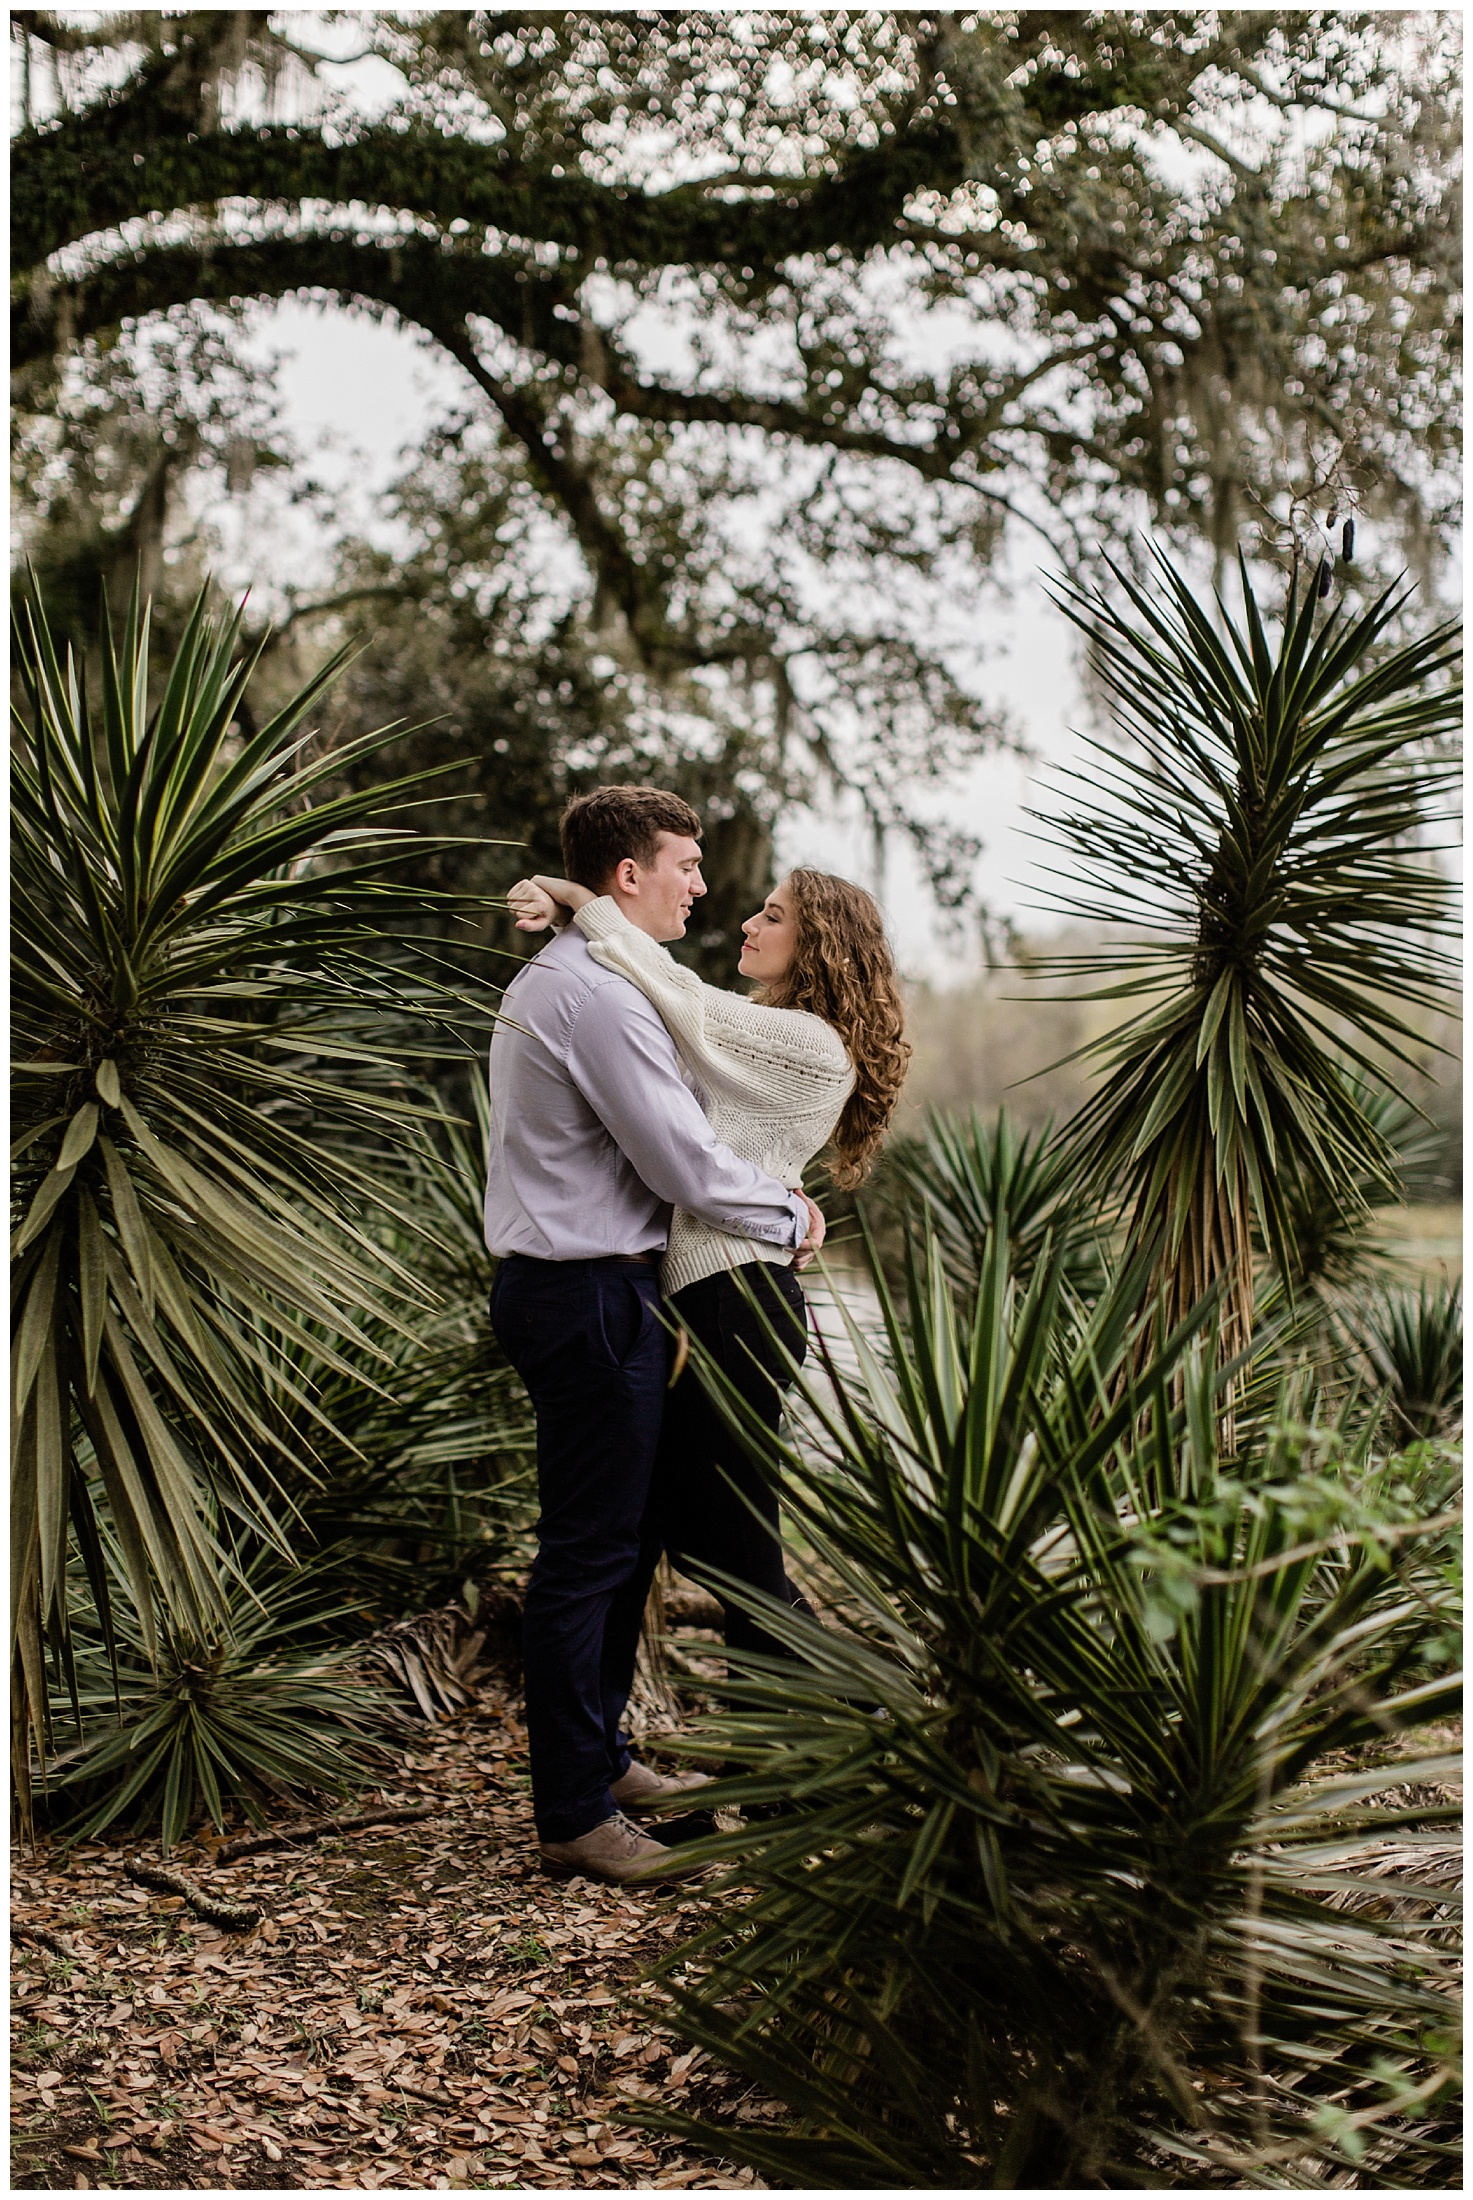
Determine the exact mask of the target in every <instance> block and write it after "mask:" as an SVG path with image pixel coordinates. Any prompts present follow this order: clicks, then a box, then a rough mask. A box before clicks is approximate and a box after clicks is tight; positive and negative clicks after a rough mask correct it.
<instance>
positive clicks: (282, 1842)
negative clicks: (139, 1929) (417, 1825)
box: [215, 1803, 440, 1864]
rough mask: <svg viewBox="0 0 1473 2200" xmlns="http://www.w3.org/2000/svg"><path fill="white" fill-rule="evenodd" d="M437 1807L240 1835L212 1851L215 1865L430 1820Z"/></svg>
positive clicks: (420, 1806) (420, 1805)
mask: <svg viewBox="0 0 1473 2200" xmlns="http://www.w3.org/2000/svg"><path fill="white" fill-rule="evenodd" d="M439 1808H440V1806H439V1805H438V1804H437V1803H416V1804H414V1805H413V1807H412V1808H410V1807H406V1808H402V1809H395V1810H365V1811H360V1812H358V1813H357V1815H356V1816H354V1817H352V1818H318V1819H314V1820H313V1822H312V1823H311V1824H310V1825H306V1826H282V1827H279V1828H278V1830H277V1831H276V1832H275V1833H248V1834H242V1835H241V1836H240V1838H239V1839H238V1840H235V1841H222V1842H221V1844H220V1846H219V1848H218V1849H216V1851H215V1862H216V1863H217V1864H233V1863H234V1862H235V1860H236V1858H237V1857H239V1856H258V1855H259V1854H260V1853H261V1851H262V1850H263V1849H289V1848H294V1847H295V1846H296V1844H297V1843H298V1842H299V1841H302V1842H306V1841H320V1840H321V1839H322V1837H323V1835H324V1834H329V1833H358V1832H360V1831H361V1830H362V1828H363V1827H365V1826H407V1825H412V1824H413V1823H414V1822H415V1821H416V1820H417V1819H420V1818H432V1817H433V1816H434V1814H435V1812H436V1810H438V1809H439Z"/></svg>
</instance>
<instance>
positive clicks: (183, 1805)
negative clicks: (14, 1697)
mask: <svg viewBox="0 0 1473 2200" xmlns="http://www.w3.org/2000/svg"><path fill="white" fill-rule="evenodd" d="M109 1556H110V1558H113V1559H115V1553H113V1552H110V1553H109ZM113 1609H114V1614H115V1619H114V1628H115V1643H114V1649H113V1652H112V1654H111V1655H110V1654H109V1652H108V1649H107V1648H106V1646H105V1645H104V1643H103V1640H102V1634H101V1630H100V1628H99V1627H98V1625H97V1620H96V1613H95V1611H93V1610H92V1609H91V1608H90V1607H89V1606H87V1605H86V1604H83V1605H82V1606H81V1607H80V1608H79V1610H78V1612H77V1614H76V1615H75V1621H74V1665H73V1670H74V1674H75V1678H76V1682H77V1705H76V1712H77V1715H78V1716H79V1718H80V1722H81V1726H82V1733H81V1736H80V1737H79V1739H78V1740H77V1741H76V1742H75V1743H74V1744H72V1745H70V1746H67V1747H63V1748H62V1749H61V1750H59V1751H58V1752H57V1754H56V1755H55V1757H54V1758H53V1760H52V1762H51V1764H50V1766H49V1767H48V1769H47V1789H48V1798H49V1800H50V1802H51V1804H52V1807H53V1809H55V1810H56V1812H57V1815H58V1816H59V1817H60V1818H63V1819H64V1820H68V1821H69V1822H67V1823H66V1824H65V1825H64V1831H65V1833H66V1835H67V1837H68V1838H70V1839H72V1840H93V1839H95V1838H96V1837H97V1835H98V1834H100V1833H104V1832H105V1831H106V1830H107V1828H108V1827H109V1826H113V1825H116V1824H117V1823H118V1822H119V1821H122V1822H123V1823H125V1824H127V1825H130V1826H133V1827H136V1828H142V1827H145V1826H153V1825H156V1826H157V1827H158V1836H159V1844H160V1846H161V1847H162V1848H163V1849H165V1850H168V1849H170V1848H172V1847H173V1846H174V1844H175V1843H176V1842H177V1841H178V1840H179V1838H180V1836H181V1835H182V1834H183V1833H184V1832H185V1831H186V1830H187V1828H188V1827H189V1826H190V1824H191V1823H192V1822H193V1820H194V1819H195V1818H196V1817H198V1816H200V1815H208V1817H209V1818H210V1819H211V1820H212V1821H213V1823H214V1824H215V1826H216V1827H217V1828H219V1829H220V1830H221V1831H223V1830H224V1827H225V1820H226V1812H227V1810H228V1808H229V1807H230V1806H231V1805H232V1804H233V1805H235V1806H236V1807H238V1808H240V1809H242V1810H243V1811H244V1812H245V1814H246V1816H247V1817H249V1818H251V1819H252V1820H254V1821H256V1822H259V1821H260V1819H261V1816H262V1806H263V1804H265V1803H266V1802H268V1801H273V1800H274V1801H277V1802H280V1801H281V1800H282V1799H284V1798H286V1797H289V1796H301V1795H304V1794H315V1793H319V1792H323V1791H326V1792H327V1793H330V1794H337V1795H342V1794H344V1793H346V1792H347V1791H348V1790H349V1789H351V1788H353V1787H355V1786H359V1787H361V1786H362V1785H363V1784H364V1783H365V1782H366V1781H368V1780H371V1779H372V1778H373V1776H374V1773H375V1770H376V1769H378V1770H380V1771H381V1769H382V1764H383V1761H384V1755H385V1752H384V1747H383V1742H382V1739H381V1737H382V1736H383V1735H384V1733H385V1732H386V1730H387V1729H389V1728H390V1727H391V1726H392V1725H393V1710H392V1706H391V1703H390V1699H389V1696H388V1692H387V1691H386V1690H385V1689H383V1688H380V1687H377V1686H375V1685H374V1684H373V1683H371V1682H368V1681H365V1680H364V1679H363V1678H362V1677H361V1676H359V1675H356V1674H353V1673H351V1672H349V1671H347V1670H345V1668H346V1666H347V1664H348V1661H349V1659H350V1657H351V1652H350V1651H348V1650H345V1649H337V1648H333V1647H332V1646H331V1645H330V1644H329V1643H327V1642H325V1641H324V1640H323V1639H322V1638H323V1637H324V1636H326V1635H328V1634H330V1633H331V1632H333V1631H334V1630H340V1629H341V1626H342V1623H343V1622H344V1621H345V1620H350V1619H352V1618H354V1617H355V1616H356V1615H357V1614H358V1613H359V1612H361V1604H359V1605H353V1604H349V1605H343V1604H340V1603H339V1602H338V1601H337V1600H336V1599H335V1598H334V1597H332V1596H331V1595H330V1594H327V1593H324V1587H323V1585H322V1583H321V1582H319V1581H318V1580H317V1579H316V1578H315V1577H314V1573H313V1570H312V1568H311V1567H310V1566H309V1567H304V1568H296V1569H293V1568H287V1567H283V1566H282V1564H281V1563H280V1561H279V1560H274V1559H273V1557H272V1556H271V1555H269V1554H262V1555H261V1556H260V1557H259V1558H258V1559H257V1560H256V1562H255V1564H254V1565H252V1566H250V1567H249V1568H247V1569H246V1571H245V1574H244V1578H243V1579H242V1580H240V1581H232V1582H229V1583H227V1585H226V1589H225V1608H224V1610H223V1611H222V1612H221V1613H220V1614H219V1615H218V1617H217V1619H216V1620H215V1622H214V1623H213V1624H210V1623H209V1622H206V1623H205V1624H204V1625H203V1626H201V1625H200V1624H199V1623H198V1622H197V1621H195V1620H193V1619H188V1620H183V1621H181V1620H179V1619H177V1618H176V1617H174V1616H173V1615H172V1614H171V1613H170V1611H169V1610H168V1607H167V1606H162V1607H161V1608H160V1610H159V1612H158V1614H157V1617H156V1622H155V1627H154V1629H153V1630H152V1635H153V1643H152V1647H151V1648H150V1646H149V1644H148V1643H146V1642H145V1639H144V1630H143V1629H142V1627H141V1626H140V1625H139V1624H138V1620H137V1615H136V1613H135V1611H134V1609H133V1607H132V1604H131V1600H130V1598H129V1597H128V1596H127V1594H126V1593H125V1594H124V1595H122V1596H121V1597H118V1598H117V1599H115V1600H114V1607H113ZM303 1638H306V1639H305V1641H304V1640H303ZM70 1708H71V1707H70V1706H69V1705H68V1703H67V1701H66V1700H65V1698H64V1697H63V1698H59V1699H57V1700H56V1701H55V1702H54V1703H53V1713H54V1723H55V1728H56V1731H58V1732H62V1731H64V1728H65V1723H66V1719H67V1713H68V1710H69V1709H70Z"/></svg>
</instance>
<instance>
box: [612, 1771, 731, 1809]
mask: <svg viewBox="0 0 1473 2200" xmlns="http://www.w3.org/2000/svg"><path fill="white" fill-rule="evenodd" d="M710 1785H711V1774H710V1773H709V1772H652V1771H651V1769H650V1767H649V1766H648V1765H641V1764H636V1763H635V1762H634V1761H633V1760H632V1759H631V1761H630V1765H629V1770H628V1771H627V1772H626V1773H625V1775H624V1777H623V1779H622V1780H615V1782H614V1783H613V1785H612V1787H611V1788H610V1789H609V1793H610V1795H612V1796H613V1798H614V1801H615V1802H616V1803H617V1804H618V1806H619V1808H620V1810H623V1811H627V1812H628V1813H629V1816H630V1817H631V1818H645V1817H648V1816H649V1815H650V1814H651V1813H652V1812H654V1811H658V1810H660V1809H662V1808H663V1807H664V1805H665V1804H666V1803H683V1802H687V1801H688V1800H689V1798H690V1797H691V1795H692V1794H693V1793H694V1792H695V1790H696V1789H697V1788H704V1787H709V1786H710Z"/></svg>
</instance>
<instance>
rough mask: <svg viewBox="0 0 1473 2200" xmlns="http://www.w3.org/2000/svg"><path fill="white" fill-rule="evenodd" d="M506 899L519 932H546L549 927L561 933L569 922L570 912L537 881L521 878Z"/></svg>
mask: <svg viewBox="0 0 1473 2200" xmlns="http://www.w3.org/2000/svg"><path fill="white" fill-rule="evenodd" d="M506 899H507V906H508V907H509V909H510V910H511V912H512V915H513V916H514V917H515V918H516V920H517V930H518V931H519V932H545V931H546V930H547V927H548V926H549V925H551V926H552V927H553V929H554V931H558V932H560V931H561V930H562V928H563V926H564V925H565V924H566V923H567V921H568V917H569V911H568V910H566V909H564V908H563V907H562V906H561V904H560V903H559V902H557V901H556V900H554V898H553V896H552V895H551V894H548V893H545V892H544V891H543V889H542V887H541V886H540V885H539V884H538V883H537V881H536V880H535V879H530V878H519V879H518V880H517V883H516V885H515V886H513V887H512V889H511V891H510V893H509V894H508V895H507V897H506Z"/></svg>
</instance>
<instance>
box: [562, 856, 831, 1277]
mask: <svg viewBox="0 0 1473 2200" xmlns="http://www.w3.org/2000/svg"><path fill="white" fill-rule="evenodd" d="M573 921H574V922H575V924H577V925H578V927H579V929H580V930H581V931H582V933H583V934H584V937H585V938H586V939H587V941H588V946H589V952H590V953H591V954H592V956H593V958H594V960H595V962H599V963H602V965H603V967H604V968H605V970H616V971H617V972H618V973H619V975H620V977H621V978H628V979H629V981H630V983H631V984H633V985H637V986H638V987H639V990H640V992H641V993H643V994H644V996H645V998H646V999H647V1000H649V1001H651V1002H652V1003H653V1004H654V1006H655V1007H656V1008H657V1009H658V1010H659V1012H660V1015H661V1017H662V1018H663V1019H664V1022H665V1024H666V1026H667V1027H668V1029H669V1032H670V1036H671V1038H672V1039H673V1040H674V1041H675V1047H676V1051H677V1053H678V1054H679V1056H680V1058H681V1060H682V1061H683V1062H684V1064H685V1066H686V1068H687V1069H688V1070H689V1071H690V1073H691V1076H692V1077H693V1078H694V1079H695V1082H696V1084H697V1085H698V1086H699V1087H700V1095H701V1105H702V1106H703V1107H704V1109H705V1111H706V1114H707V1116H708V1118H709V1119H710V1123H711V1128H712V1129H713V1130H714V1131H715V1133H716V1135H717V1137H718V1138H719V1139H721V1141H722V1142H723V1144H725V1145H727V1146H729V1147H730V1148H731V1150H732V1152H733V1153H734V1154H737V1155H739V1156H740V1158H741V1159H742V1160H743V1161H752V1162H755V1163H756V1165H757V1167H758V1168H759V1169H765V1170H766V1171H767V1174H768V1175H769V1176H775V1177H776V1178H777V1179H778V1181H779V1182H780V1183H783V1184H786V1185H788V1186H790V1187H791V1188H793V1189H796V1188H797V1186H798V1185H799V1183H800V1182H801V1180H802V1175H803V1165H804V1163H805V1162H807V1161H811V1160H812V1158H813V1156H814V1155H815V1154H816V1153H817V1152H818V1150H819V1148H820V1147H821V1146H823V1145H824V1144H826V1142H827V1140H828V1139H829V1137H830V1135H831V1134H832V1132H833V1128H834V1125H835V1124H836V1123H837V1122H838V1120H839V1116H840V1114H841V1113H842V1111H843V1107H844V1102H845V1101H846V1100H847V1099H848V1097H849V1095H850V1093H851V1092H852V1091H853V1090H854V1069H853V1065H852V1064H851V1062H850V1060H849V1057H848V1055H847V1054H846V1053H845V1051H844V1046H843V1042H842V1041H841V1040H840V1038H839V1035H838V1033H837V1032H836V1031H834V1030H833V1029H832V1027H831V1026H830V1025H828V1024H826V1023H825V1022H824V1021H823V1019H822V1017H821V1016H810V1015H808V1014H807V1013H806V1012H805V1011H804V1010H802V1009H796V1008H764V1007H762V1006H761V1005H760V1003H758V1002H757V1001H749V1000H747V999H746V998H745V997H744V996H743V995H742V994H740V993H723V992H722V991H721V989H720V987H719V986H714V985H704V984H703V983H702V981H701V980H700V979H699V978H698V977H697V976H696V974H695V972H694V971H693V970H686V969H685V968H683V966H682V965H681V964H680V963H678V962H673V961H672V960H671V958H670V957H669V956H668V955H667V954H666V952H665V950H664V948H663V947H661V946H660V945H659V944H658V942H657V941H655V940H652V939H651V938H650V936H649V934H648V933H647V932H641V931H640V929H639V927H638V926H637V925H634V924H631V923H630V922H629V919H628V918H627V917H626V916H625V915H624V912H623V911H622V909H620V907H619V905H618V903H617V902H615V901H614V900H613V899H612V897H611V896H609V895H607V894H603V895H600V897H599V898H598V899H597V900H596V901H586V902H585V903H584V904H583V907H582V908H581V909H580V910H579V911H578V913H577V915H576V917H575V918H574V920H573ZM791 1259H792V1254H791V1253H790V1252H785V1251H784V1250H783V1248H782V1247H781V1246H777V1245H764V1244H760V1243H759V1242H758V1240H757V1239H756V1238H749V1237H738V1236H734V1235H732V1234H731V1233H730V1232H728V1231H725V1230H716V1229H713V1228H712V1227H711V1225H710V1224H709V1223H706V1222H701V1221H699V1220H698V1219H697V1218H696V1216H694V1215H691V1214H687V1213H686V1212H685V1210H684V1209H683V1208H681V1207H677V1208H676V1209H675V1212H674V1215H673V1216H672V1218H671V1223H670V1243H669V1246H668V1248H667V1250H666V1253H665V1259H664V1264H663V1266H662V1267H661V1270H660V1284H661V1288H662V1289H663V1291H664V1293H665V1296H666V1297H667V1298H670V1297H672V1296H673V1295H674V1293H675V1292H677V1291H681V1290H683V1289H684V1288H685V1286H686V1285H687V1284H688V1283H698V1282H699V1281H700V1279H701V1278H702V1277H703V1276H714V1275H716V1274H718V1273H719V1272H720V1270H721V1269H723V1268H740V1267H741V1266H742V1265H743V1264H744V1263H745V1262H747V1261H750V1260H767V1261H772V1262H774V1263H776V1264H777V1265H779V1266H782V1265H785V1264H786V1263H787V1262H788V1261H789V1260H791Z"/></svg>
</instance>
